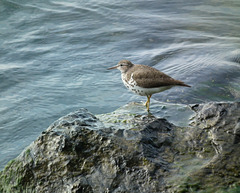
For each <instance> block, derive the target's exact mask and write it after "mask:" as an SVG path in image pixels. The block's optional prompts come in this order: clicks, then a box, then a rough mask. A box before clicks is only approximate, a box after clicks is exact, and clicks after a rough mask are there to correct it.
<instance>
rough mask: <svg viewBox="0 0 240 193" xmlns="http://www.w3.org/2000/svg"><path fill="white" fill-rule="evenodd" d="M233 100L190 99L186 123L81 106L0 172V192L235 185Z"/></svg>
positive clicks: (239, 171) (238, 173) (239, 165)
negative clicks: (196, 102)
mask: <svg viewBox="0 0 240 193" xmlns="http://www.w3.org/2000/svg"><path fill="white" fill-rule="evenodd" d="M239 107H240V103H238V102H236V103H208V104H203V105H193V106H191V108H192V110H193V111H195V116H194V117H193V118H192V122H191V125H190V126H188V127H183V126H181V127H179V126H175V125H173V124H171V123H169V122H168V121H167V120H166V119H159V118H156V117H154V116H153V115H137V114H125V116H124V115H123V114H121V115H119V116H116V117H118V119H116V120H113V119H112V117H113V116H112V114H108V115H104V116H102V115H99V116H97V117H96V116H94V115H92V114H91V113H90V112H88V111H87V110H85V109H80V110H79V111H76V112H74V113H70V114H69V115H66V116H64V117H62V118H60V119H59V120H57V121H56V122H54V123H53V124H52V125H51V126H50V127H49V128H48V129H47V130H46V131H44V132H43V133H42V134H41V135H40V136H39V138H38V139H37V140H35V141H34V142H33V143H32V144H30V146H29V147H27V148H26V149H25V150H24V151H23V152H22V153H21V154H20V155H19V156H18V157H17V158H16V159H14V160H12V161H10V162H9V163H8V164H7V166H6V167H5V168H4V170H3V171H1V172H0V192H38V193H39V192H69V193H70V192H71V193H77V192H113V193H120V192H131V193H135V192H136V193H137V192H140V193H141V192H142V193H145V192H146V193H149V192H152V193H154V192H193V191H202V192H206V191H208V192H216V190H223V189H228V188H231V187H233V188H234V186H236V187H237V188H238V186H239V185H240V180H239V179H240V178H239V177H240V159H239V148H240V127H239V126H240V116H239V115H240V108H239ZM116 114H117V112H114V115H116ZM108 116H109V118H107V117H108ZM106 120H108V121H106ZM109 120H110V121H109ZM110 123H111V124H110ZM124 125H125V129H124ZM237 188H236V189H237Z"/></svg>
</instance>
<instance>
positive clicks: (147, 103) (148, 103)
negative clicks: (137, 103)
mask: <svg viewBox="0 0 240 193" xmlns="http://www.w3.org/2000/svg"><path fill="white" fill-rule="evenodd" d="M151 96H152V95H148V96H147V98H148V99H147V102H146V103H145V106H146V107H147V111H149V106H150V98H151Z"/></svg>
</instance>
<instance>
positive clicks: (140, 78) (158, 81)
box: [132, 65, 188, 88]
mask: <svg viewBox="0 0 240 193" xmlns="http://www.w3.org/2000/svg"><path fill="white" fill-rule="evenodd" d="M136 66H138V68H137V69H136V68H135V69H132V74H133V79H134V80H135V81H136V82H137V85H138V86H140V87H143V88H155V87H163V86H177V85H178V86H188V85H186V84H184V83H183V82H182V81H179V80H175V79H173V78H172V77H170V76H168V75H166V74H164V73H163V72H161V71H159V70H157V69H155V68H152V67H150V66H143V65H136Z"/></svg>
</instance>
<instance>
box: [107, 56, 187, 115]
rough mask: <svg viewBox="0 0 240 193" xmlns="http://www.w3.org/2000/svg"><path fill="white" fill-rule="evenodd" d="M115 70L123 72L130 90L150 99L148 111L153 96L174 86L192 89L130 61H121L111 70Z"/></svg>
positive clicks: (122, 74)
mask: <svg viewBox="0 0 240 193" xmlns="http://www.w3.org/2000/svg"><path fill="white" fill-rule="evenodd" d="M115 68H117V69H118V70H120V71H121V77H122V81H123V83H124V85H125V86H126V87H127V88H128V89H129V90H131V91H132V92H134V93H136V94H138V95H141V96H147V97H148V101H147V102H146V106H147V109H148V110H149V103H150V98H151V96H152V94H154V93H158V92H162V91H164V90H167V89H170V88H172V87H173V86H185V87H190V86H189V85H187V84H185V83H184V82H182V81H179V80H175V79H173V78H172V77H170V76H168V75H166V74H164V73H163V72H161V71H159V70H157V69H155V68H152V67H150V66H146V65H141V64H133V63H131V62H130V61H128V60H121V61H120V62H119V63H118V64H117V66H114V67H111V68H109V69H115Z"/></svg>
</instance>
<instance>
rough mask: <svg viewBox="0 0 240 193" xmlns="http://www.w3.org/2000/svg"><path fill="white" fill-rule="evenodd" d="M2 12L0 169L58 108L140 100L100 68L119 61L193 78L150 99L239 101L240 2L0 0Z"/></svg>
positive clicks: (107, 107)
mask: <svg viewBox="0 0 240 193" xmlns="http://www.w3.org/2000/svg"><path fill="white" fill-rule="evenodd" d="M0 13H1V14H0V112H1V117H0V168H2V167H3V166H4V165H5V164H6V162H7V161H9V160H10V159H13V158H14V157H15V156H16V155H18V154H19V153H20V152H21V151H22V149H23V148H24V147H25V146H27V145H28V144H29V143H30V142H31V141H33V140H34V139H35V138H36V137H37V136H38V135H39V134H40V133H41V131H43V130H45V129H46V128H47V126H48V125H50V124H51V123H52V122H53V121H54V120H56V119H57V118H59V117H60V116H63V115H65V114H67V113H69V112H71V111H74V110H76V109H78V108H80V107H85V108H87V109H89V110H90V111H91V112H93V113H95V114H99V113H105V112H111V111H113V110H115V109H116V108H118V107H120V106H122V105H124V104H126V103H128V102H130V101H141V100H145V98H144V97H140V96H137V95H134V94H132V93H130V92H129V91H127V90H126V89H125V88H124V86H123V84H122V82H121V80H120V73H119V72H118V71H107V70H106V68H108V67H110V66H113V65H115V64H116V63H117V62H118V61H119V60H121V59H128V60H131V61H132V62H133V63H141V64H146V65H150V66H154V67H156V68H158V69H159V70H161V71H163V72H165V73H167V74H169V75H170V76H172V77H174V78H176V79H180V80H182V81H184V82H186V83H187V84H189V85H191V86H192V88H191V89H189V88H174V89H171V90H168V91H165V92H163V93H160V94H156V95H154V96H153V98H154V99H155V100H159V101H163V102H170V103H201V102H206V101H239V100H240V86H239V85H240V84H239V83H240V33H239V32H240V1H239V0H230V1H216V0H215V1H214V0H211V1H204V0H200V1H196V2H194V1H190V0H188V1H187V0H185V1H177V0H175V1H169V0H168V1H166V0H161V1H137V0H135V1H134V0H130V1H127V2H125V1H119V0H116V1H106V0H104V1H103V0H90V1H89V0H88V1H76V0H75V1H74V0H71V1H53V0H48V1H46V0H43V1H31V0H30V1H29V0H28V1H26V0H25V1H21V2H20V1H17V0H11V1H10V0H2V1H1V2H0Z"/></svg>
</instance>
